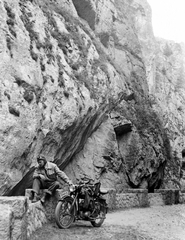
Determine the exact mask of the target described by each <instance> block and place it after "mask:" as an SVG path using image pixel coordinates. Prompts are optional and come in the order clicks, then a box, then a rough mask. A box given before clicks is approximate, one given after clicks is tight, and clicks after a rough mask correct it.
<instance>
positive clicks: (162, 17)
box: [147, 0, 185, 43]
mask: <svg viewBox="0 0 185 240" xmlns="http://www.w3.org/2000/svg"><path fill="white" fill-rule="evenodd" d="M147 2H148V3H149V5H150V6H151V8H152V25H153V31H154V35H155V36H156V37H161V38H164V39H167V40H173V41H175V42H184V43H185V0H147Z"/></svg>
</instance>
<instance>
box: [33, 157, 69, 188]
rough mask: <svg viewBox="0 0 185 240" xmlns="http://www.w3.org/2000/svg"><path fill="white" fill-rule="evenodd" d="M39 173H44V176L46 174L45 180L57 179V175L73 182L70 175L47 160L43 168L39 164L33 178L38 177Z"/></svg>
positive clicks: (65, 180)
mask: <svg viewBox="0 0 185 240" xmlns="http://www.w3.org/2000/svg"><path fill="white" fill-rule="evenodd" d="M39 175H42V177H43V176H44V180H45V181H51V182H53V181H57V177H59V178H61V179H62V180H63V181H64V182H66V183H68V184H72V182H71V180H70V179H69V178H68V176H67V175H66V174H65V173H64V172H63V171H61V170H60V169H59V168H58V166H57V165H56V164H55V163H52V162H46V164H45V166H44V167H43V168H40V167H39V166H38V167H37V168H36V169H35V171H34V173H33V178H36V177H38V176H39ZM42 179H43V178H42Z"/></svg>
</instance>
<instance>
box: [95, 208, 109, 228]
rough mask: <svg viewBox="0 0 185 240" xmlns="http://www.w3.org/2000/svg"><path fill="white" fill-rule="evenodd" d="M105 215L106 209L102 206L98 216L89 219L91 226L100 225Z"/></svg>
mask: <svg viewBox="0 0 185 240" xmlns="http://www.w3.org/2000/svg"><path fill="white" fill-rule="evenodd" d="M105 216H106V209H105V208H103V209H101V211H100V213H99V215H98V217H97V218H96V219H95V220H93V221H91V224H92V225H93V227H101V225H102V224H103V222H104V221H105Z"/></svg>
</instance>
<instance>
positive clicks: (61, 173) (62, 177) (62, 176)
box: [55, 165, 73, 185]
mask: <svg viewBox="0 0 185 240" xmlns="http://www.w3.org/2000/svg"><path fill="white" fill-rule="evenodd" d="M55 173H56V174H57V176H58V177H60V178H61V179H62V180H64V182H66V183H68V184H69V185H72V184H73V183H72V181H71V180H70V179H69V178H68V176H67V175H66V174H65V172H63V171H61V170H60V169H59V168H58V166H57V165H55Z"/></svg>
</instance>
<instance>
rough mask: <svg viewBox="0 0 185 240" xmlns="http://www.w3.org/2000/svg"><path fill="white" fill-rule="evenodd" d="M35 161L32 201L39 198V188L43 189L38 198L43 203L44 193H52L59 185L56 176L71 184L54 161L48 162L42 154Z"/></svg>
mask: <svg viewBox="0 0 185 240" xmlns="http://www.w3.org/2000/svg"><path fill="white" fill-rule="evenodd" d="M37 162H38V166H37V168H36V169H35V172H34V174H33V185H32V193H33V200H32V202H37V201H38V200H39V197H38V194H39V192H40V189H44V190H43V196H42V198H41V199H40V201H41V203H44V202H45V198H46V195H47V194H48V195H52V194H53V193H54V191H55V190H56V189H57V188H59V187H60V183H59V182H58V177H59V178H61V179H62V180H64V182H66V183H68V184H69V185H72V181H71V180H70V179H69V178H68V176H67V175H66V174H65V173H64V172H63V171H61V170H60V169H59V168H58V166H57V165H56V164H55V163H52V162H48V161H47V160H46V158H45V157H44V156H43V155H40V156H39V157H38V158H37Z"/></svg>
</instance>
